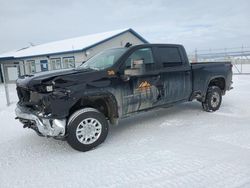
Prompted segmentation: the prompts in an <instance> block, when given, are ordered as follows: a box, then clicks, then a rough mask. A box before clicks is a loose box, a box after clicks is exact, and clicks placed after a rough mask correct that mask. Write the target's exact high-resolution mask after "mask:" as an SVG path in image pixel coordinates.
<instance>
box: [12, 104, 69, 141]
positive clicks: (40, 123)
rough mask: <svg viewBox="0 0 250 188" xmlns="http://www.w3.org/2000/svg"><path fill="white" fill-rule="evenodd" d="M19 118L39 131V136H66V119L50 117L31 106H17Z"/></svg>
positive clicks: (27, 125)
mask: <svg viewBox="0 0 250 188" xmlns="http://www.w3.org/2000/svg"><path fill="white" fill-rule="evenodd" d="M15 112H16V116H17V119H19V121H20V122H21V123H22V124H23V125H24V128H26V127H28V128H31V129H33V130H34V131H36V132H37V134H38V135H39V136H47V137H57V138H63V137H64V136H65V127H66V119H50V118H49V117H45V116H43V114H42V113H38V112H35V111H33V110H31V109H30V108H27V107H23V106H20V105H19V104H17V107H16V110H15Z"/></svg>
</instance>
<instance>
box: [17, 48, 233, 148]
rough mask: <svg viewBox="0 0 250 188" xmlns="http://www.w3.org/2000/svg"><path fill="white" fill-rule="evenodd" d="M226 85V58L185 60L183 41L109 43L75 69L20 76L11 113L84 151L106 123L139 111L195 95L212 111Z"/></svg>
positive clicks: (102, 135) (228, 69)
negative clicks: (218, 60) (213, 60)
mask: <svg viewBox="0 0 250 188" xmlns="http://www.w3.org/2000/svg"><path fill="white" fill-rule="evenodd" d="M231 84H232V64H231V63H230V62H211V63H208V62H206V63H194V64H190V63H189V61H188V58H187V55H186V52H185V49H184V47H183V46H182V45H175V44H143V45H137V46H130V47H124V48H114V49H108V50H105V51H103V52H101V53H99V54H97V55H96V56H94V57H92V58H90V59H89V60H88V61H86V62H84V63H83V64H82V65H81V66H79V67H77V68H74V69H66V70H59V71H51V72H43V73H37V74H35V75H26V76H23V77H21V78H19V79H18V80H17V93H18V96H19V102H18V104H17V108H16V116H17V119H19V120H20V122H21V123H22V124H23V125H24V127H28V128H32V129H33V130H35V131H36V132H37V134H38V135H40V136H46V137H53V138H56V139H62V140H64V139H66V140H67V142H68V143H69V144H70V145H71V146H72V147H73V148H75V149H76V150H79V151H88V150H90V149H92V148H94V147H96V146H97V145H99V144H101V143H102V142H103V141H104V140H105V138H106V137H107V134H108V127H109V124H117V123H118V120H119V119H121V118H124V117H127V116H130V115H133V114H135V113H138V112H141V111H147V110H150V109H153V108H155V107H166V106H171V105H173V104H176V103H180V102H186V101H192V100H194V99H196V100H198V101H200V102H201V103H202V107H203V109H204V110H205V111H209V112H211V111H216V110H218V109H219V107H220V105H221V101H222V95H224V94H225V93H226V91H227V90H230V89H231Z"/></svg>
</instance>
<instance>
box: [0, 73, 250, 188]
mask: <svg viewBox="0 0 250 188" xmlns="http://www.w3.org/2000/svg"><path fill="white" fill-rule="evenodd" d="M233 86H234V90H232V91H230V92H228V93H227V94H226V96H224V97H223V104H222V106H221V108H220V110H219V111H217V112H215V113H207V112H204V111H202V110H201V105H200V104H199V103H198V102H192V103H186V104H181V105H178V106H175V107H172V108H168V109H159V110H156V111H152V112H147V113H145V114H140V115H137V116H136V117H134V118H128V119H125V120H123V121H121V123H120V124H119V126H116V127H111V129H110V133H109V135H108V138H107V140H106V142H105V143H104V144H102V145H100V147H98V148H96V149H94V150H92V151H90V152H86V153H80V152H77V151H75V150H73V149H71V148H70V146H68V145H67V143H66V142H62V141H57V140H53V139H46V138H41V137H38V136H37V135H36V134H35V133H34V132H33V131H32V130H28V129H23V128H22V126H21V124H20V123H19V122H18V121H15V120H14V117H15V115H14V108H15V104H13V105H11V106H10V107H8V108H6V107H5V98H4V97H5V96H4V93H3V86H2V85H0V119H1V136H0V169H1V170H0V187H4V188H5V187H11V188H12V187H44V186H47V187H74V188H75V187H185V188H186V187H250V160H249V159H250V144H249V143H250V123H249V122H250V97H249V96H250V89H249V88H250V76H243V75H239V76H234V85H233ZM11 93H12V94H13V95H15V90H14V87H13V88H12V89H11Z"/></svg>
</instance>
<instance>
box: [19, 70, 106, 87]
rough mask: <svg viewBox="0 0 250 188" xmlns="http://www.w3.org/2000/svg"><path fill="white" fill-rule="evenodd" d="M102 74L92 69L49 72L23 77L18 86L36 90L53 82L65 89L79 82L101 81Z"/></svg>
mask: <svg viewBox="0 0 250 188" xmlns="http://www.w3.org/2000/svg"><path fill="white" fill-rule="evenodd" d="M97 72H98V73H97ZM102 72H103V71H96V70H91V69H64V70H55V71H47V72H41V73H36V74H33V75H25V76H22V77H21V78H19V79H18V80H17V82H16V84H17V86H19V87H23V88H27V89H30V90H36V88H37V86H40V85H41V84H46V83H49V82H52V81H53V82H54V83H55V84H56V85H61V86H63V87H65V86H67V85H70V84H74V85H75V84H77V83H78V82H91V81H94V80H96V79H101V77H102V76H104V75H103V74H102Z"/></svg>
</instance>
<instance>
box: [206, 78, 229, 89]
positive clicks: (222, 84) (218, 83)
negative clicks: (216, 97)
mask: <svg viewBox="0 0 250 188" xmlns="http://www.w3.org/2000/svg"><path fill="white" fill-rule="evenodd" d="M210 86H218V87H219V88H220V89H221V90H222V91H224V90H225V86H226V85H225V79H224V78H222V77H220V78H214V79H212V80H211V81H210V82H209V85H208V87H210Z"/></svg>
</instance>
